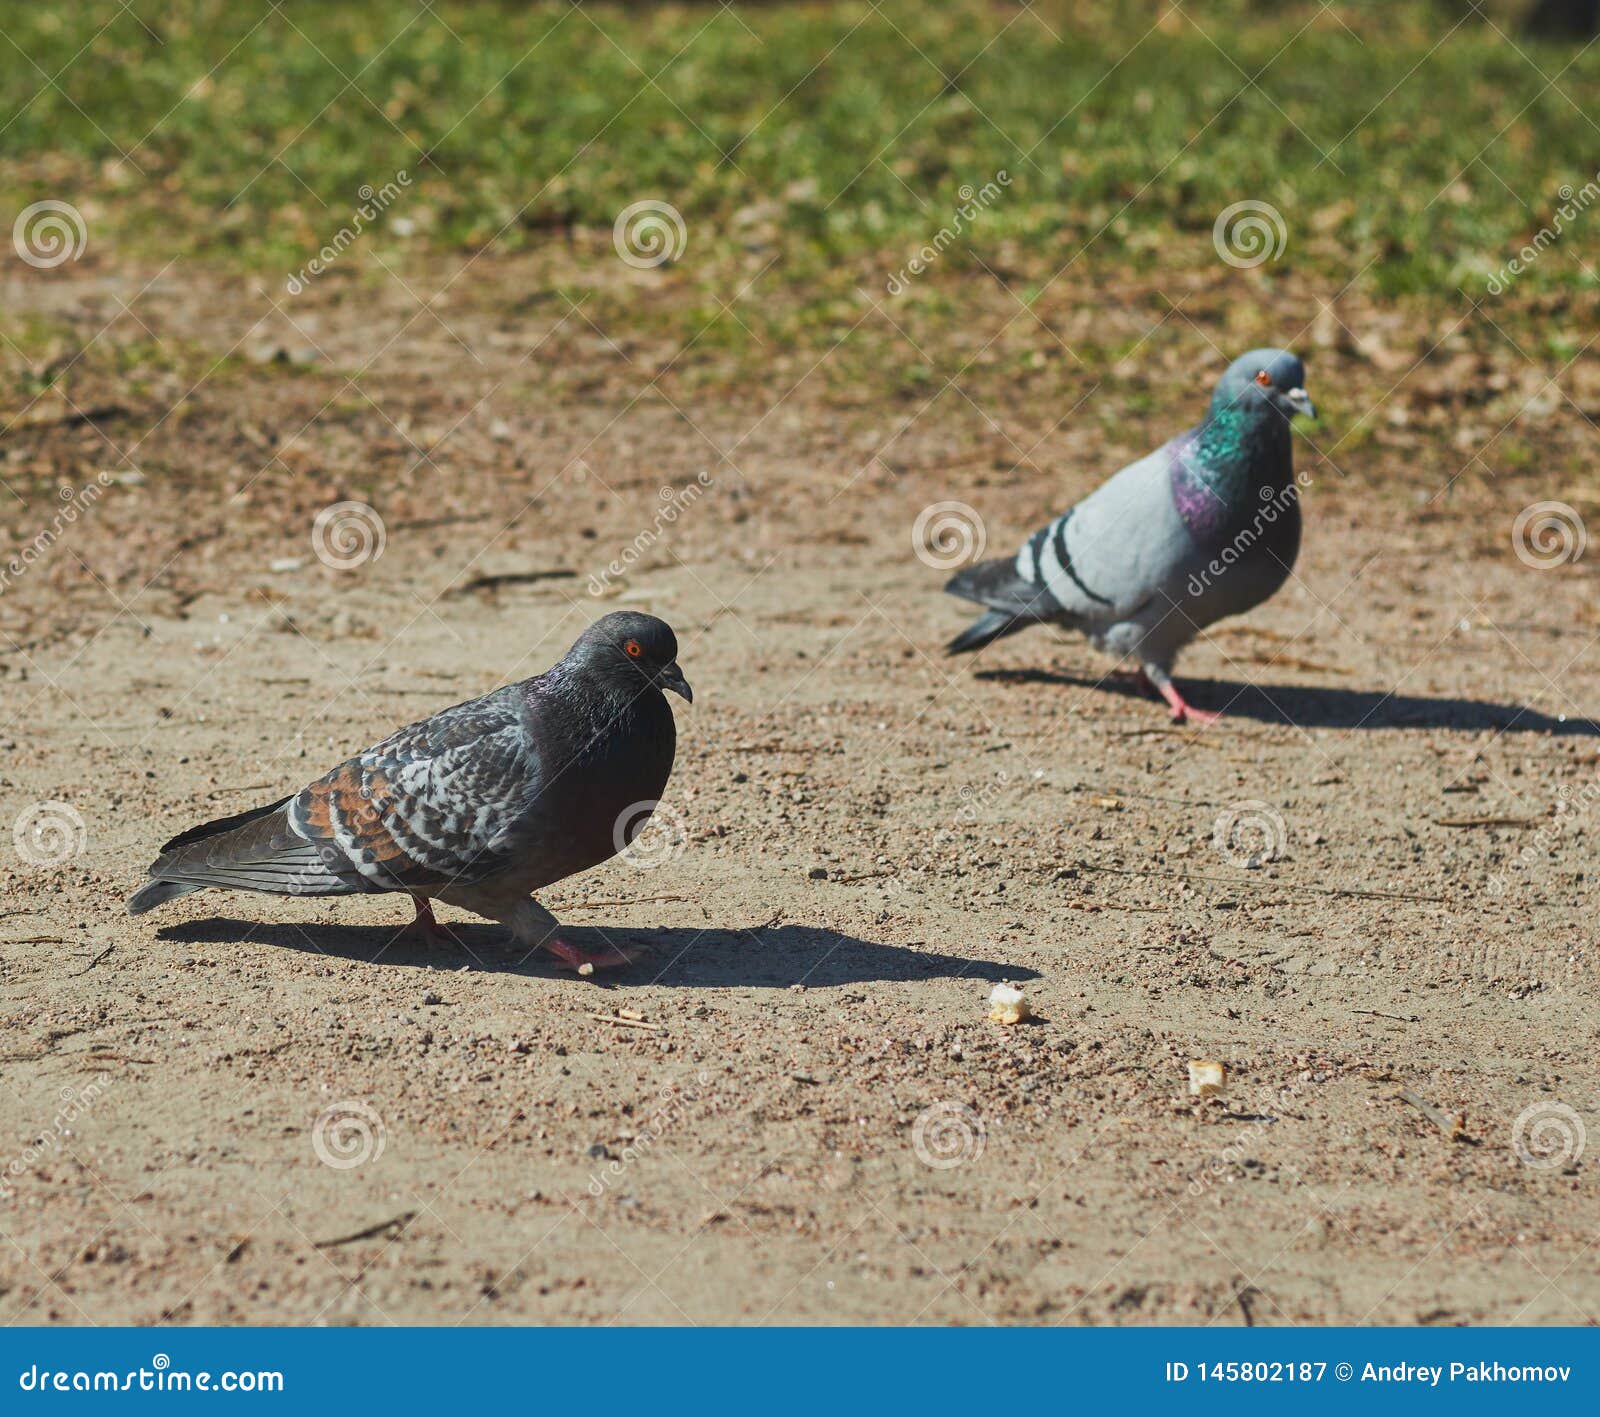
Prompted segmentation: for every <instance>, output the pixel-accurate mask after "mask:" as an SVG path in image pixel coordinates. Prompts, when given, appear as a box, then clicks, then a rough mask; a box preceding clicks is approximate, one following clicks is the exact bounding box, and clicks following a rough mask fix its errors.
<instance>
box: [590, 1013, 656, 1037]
mask: <svg viewBox="0 0 1600 1417" xmlns="http://www.w3.org/2000/svg"><path fill="white" fill-rule="evenodd" d="M589 1017H590V1018H592V1019H593V1020H594V1021H595V1022H596V1023H614V1024H616V1025H617V1027H618V1028H648V1029H650V1030H651V1031H652V1032H654V1033H663V1032H665V1031H666V1030H665V1025H663V1024H659V1023H651V1022H650V1021H649V1020H648V1019H642V1018H623V1017H622V1016H621V1015H620V1014H590V1015H589Z"/></svg>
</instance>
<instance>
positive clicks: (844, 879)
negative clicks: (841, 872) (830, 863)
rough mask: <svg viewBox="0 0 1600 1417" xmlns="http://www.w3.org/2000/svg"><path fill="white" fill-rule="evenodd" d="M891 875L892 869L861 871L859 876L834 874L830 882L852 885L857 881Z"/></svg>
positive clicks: (873, 879) (880, 878)
mask: <svg viewBox="0 0 1600 1417" xmlns="http://www.w3.org/2000/svg"><path fill="white" fill-rule="evenodd" d="M892 875H894V872H893V871H863V872H862V873H861V874H860V875H859V876H834V877H833V878H832V882H833V884H834V885H836V886H853V885H855V884H856V882H857V881H881V880H882V879H883V878H884V877H885V876H892Z"/></svg>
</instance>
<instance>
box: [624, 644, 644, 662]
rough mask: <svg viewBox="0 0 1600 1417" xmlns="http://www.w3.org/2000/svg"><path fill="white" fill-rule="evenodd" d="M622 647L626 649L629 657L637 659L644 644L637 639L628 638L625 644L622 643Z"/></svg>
mask: <svg viewBox="0 0 1600 1417" xmlns="http://www.w3.org/2000/svg"><path fill="white" fill-rule="evenodd" d="M623 649H625V650H627V652H628V658H629V659H637V658H638V657H639V656H640V655H641V654H643V653H644V646H643V645H641V644H640V643H639V641H638V640H629V641H628V642H627V644H625V645H623Z"/></svg>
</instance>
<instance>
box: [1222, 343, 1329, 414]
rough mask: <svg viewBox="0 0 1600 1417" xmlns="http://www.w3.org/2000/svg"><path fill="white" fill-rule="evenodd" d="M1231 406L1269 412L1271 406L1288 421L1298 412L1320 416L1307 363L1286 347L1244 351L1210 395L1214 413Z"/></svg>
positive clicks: (1243, 409)
mask: <svg viewBox="0 0 1600 1417" xmlns="http://www.w3.org/2000/svg"><path fill="white" fill-rule="evenodd" d="M1230 409H1237V410H1242V411H1244V412H1262V413H1264V412H1266V411H1267V410H1268V409H1271V410H1273V411H1275V412H1277V413H1278V414H1279V415H1281V416H1282V417H1283V419H1284V420H1285V421H1287V420H1289V419H1291V418H1293V417H1294V416H1295V414H1297V413H1304V414H1306V415H1307V416H1308V417H1311V418H1315V417H1316V416H1317V409H1316V405H1315V404H1313V403H1312V402H1311V396H1310V395H1309V394H1308V393H1306V366H1305V365H1304V364H1302V363H1301V362H1300V361H1299V359H1298V358H1296V357H1295V356H1294V355H1292V354H1290V353H1289V351H1288V350H1286V349H1252V350H1251V351H1250V352H1249V353H1248V354H1241V355H1240V356H1239V357H1238V358H1237V359H1235V360H1234V361H1233V363H1232V364H1230V365H1229V366H1228V369H1227V372H1226V373H1225V374H1223V376H1222V378H1221V379H1219V380H1218V381H1217V388H1216V392H1215V393H1214V394H1212V396H1211V412H1212V414H1213V415H1215V414H1219V413H1224V412H1226V411H1228V410H1230Z"/></svg>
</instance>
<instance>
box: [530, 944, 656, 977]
mask: <svg viewBox="0 0 1600 1417" xmlns="http://www.w3.org/2000/svg"><path fill="white" fill-rule="evenodd" d="M544 947H545V949H547V950H549V951H550V953H551V954H553V955H554V956H555V957H556V958H557V959H558V960H560V961H561V964H562V966H563V967H564V968H566V969H570V970H572V971H573V972H574V973H575V974H584V975H588V974H593V973H594V972H595V970H597V969H620V968H621V967H622V966H623V965H625V964H632V963H633V962H634V960H635V959H637V958H638V955H637V954H636V953H635V952H634V951H632V950H624V949H620V948H618V947H617V946H616V945H607V946H606V947H605V949H603V950H597V951H594V952H592V953H591V952H590V951H588V950H580V949H579V948H578V947H577V946H576V945H569V944H568V943H567V942H566V941H565V940H562V939H558V938H556V937H555V936H554V935H552V936H551V937H550V938H549V939H548V940H546V941H545V942H544Z"/></svg>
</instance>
